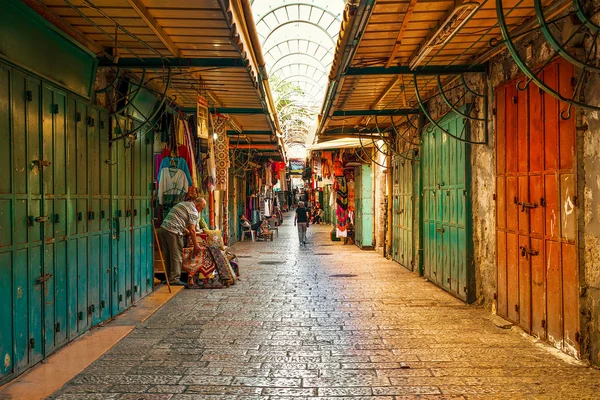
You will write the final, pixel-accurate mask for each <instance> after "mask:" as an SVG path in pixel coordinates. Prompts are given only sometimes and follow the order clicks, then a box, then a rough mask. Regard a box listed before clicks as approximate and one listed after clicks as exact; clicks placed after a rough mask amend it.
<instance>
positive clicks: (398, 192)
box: [392, 157, 418, 271]
mask: <svg viewBox="0 0 600 400" xmlns="http://www.w3.org/2000/svg"><path fill="white" fill-rule="evenodd" d="M417 168H418V165H417V164H416V163H415V162H414V161H410V160H407V159H406V158H403V157H395V158H394V159H393V160H392V170H393V177H392V179H393V203H392V259H393V260H394V261H396V262H398V263H399V264H400V265H402V266H403V267H405V268H408V269H409V270H411V271H413V270H414V267H415V246H414V236H413V235H414V231H413V225H414V211H415V195H414V194H415V185H416V183H417V182H415V179H414V177H415V176H418V174H416V171H417Z"/></svg>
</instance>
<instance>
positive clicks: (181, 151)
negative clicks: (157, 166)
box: [177, 145, 192, 172]
mask: <svg viewBox="0 0 600 400" xmlns="http://www.w3.org/2000/svg"><path fill="white" fill-rule="evenodd" d="M177 154H178V155H179V157H181V158H183V159H184V160H185V162H186V163H187V166H188V169H189V170H190V172H191V171H192V156H191V155H190V151H189V149H188V147H187V146H185V145H181V146H179V147H178V148H177Z"/></svg>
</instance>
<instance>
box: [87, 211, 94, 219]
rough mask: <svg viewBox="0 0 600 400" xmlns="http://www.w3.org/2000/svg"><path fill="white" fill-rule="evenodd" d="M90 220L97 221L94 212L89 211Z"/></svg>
mask: <svg viewBox="0 0 600 400" xmlns="http://www.w3.org/2000/svg"><path fill="white" fill-rule="evenodd" d="M88 219H91V220H94V219H96V213H95V212H93V211H88Z"/></svg>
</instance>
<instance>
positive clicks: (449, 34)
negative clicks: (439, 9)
mask: <svg viewBox="0 0 600 400" xmlns="http://www.w3.org/2000/svg"><path fill="white" fill-rule="evenodd" d="M480 7H481V5H480V4H479V3H477V2H475V1H469V2H466V3H463V4H461V5H459V6H457V7H455V8H454V10H452V12H451V13H450V15H449V16H448V17H447V18H446V19H445V20H444V22H442V24H441V25H440V27H439V28H438V29H437V30H436V31H435V33H434V34H433V35H432V36H431V38H430V39H429V40H428V41H427V43H426V44H425V45H424V46H422V47H421V48H420V49H419V52H418V53H417V55H416V56H415V57H414V58H413V59H412V60H411V61H410V63H409V64H408V65H409V67H410V69H415V68H417V67H418V66H419V65H420V64H421V62H423V60H424V59H425V57H427V55H428V54H429V53H430V52H431V50H433V49H435V48H436V47H440V46H443V45H445V44H446V43H448V42H449V41H450V40H452V38H453V37H454V35H456V34H457V33H458V31H459V30H460V29H461V28H462V27H463V26H464V25H465V24H466V23H467V22H469V21H470V20H471V17H472V16H473V14H475V13H476V12H477V10H479V8H480Z"/></svg>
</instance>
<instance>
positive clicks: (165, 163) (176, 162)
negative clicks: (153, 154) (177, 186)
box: [157, 157, 192, 186]
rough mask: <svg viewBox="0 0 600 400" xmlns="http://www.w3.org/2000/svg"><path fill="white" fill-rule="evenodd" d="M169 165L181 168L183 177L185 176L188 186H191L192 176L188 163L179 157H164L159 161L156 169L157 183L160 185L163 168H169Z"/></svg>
mask: <svg viewBox="0 0 600 400" xmlns="http://www.w3.org/2000/svg"><path fill="white" fill-rule="evenodd" d="M172 162H173V163H172ZM171 167H175V168H178V169H180V170H182V171H183V173H184V175H185V177H186V178H187V181H188V186H192V176H191V175H190V170H189V168H188V165H187V163H186V162H185V160H184V159H183V158H181V157H165V158H163V160H162V161H161V163H160V167H159V169H158V174H157V176H158V178H157V179H158V183H159V185H160V180H161V176H162V173H163V170H164V169H165V168H171Z"/></svg>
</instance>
